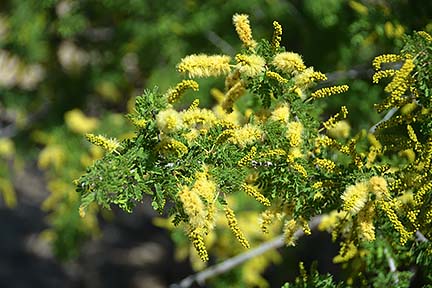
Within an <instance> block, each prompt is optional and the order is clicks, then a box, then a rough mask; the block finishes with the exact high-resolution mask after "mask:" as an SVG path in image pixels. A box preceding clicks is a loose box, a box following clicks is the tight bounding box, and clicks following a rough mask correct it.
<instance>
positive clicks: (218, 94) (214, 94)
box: [210, 88, 225, 104]
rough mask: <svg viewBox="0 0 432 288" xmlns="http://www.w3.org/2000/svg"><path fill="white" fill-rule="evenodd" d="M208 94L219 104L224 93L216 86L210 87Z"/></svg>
mask: <svg viewBox="0 0 432 288" xmlns="http://www.w3.org/2000/svg"><path fill="white" fill-rule="evenodd" d="M210 94H211V96H212V97H213V98H214V99H215V100H216V102H217V103H218V104H221V103H222V101H223V99H224V98H225V94H224V93H223V92H222V91H220V90H219V89H217V88H212V89H210Z"/></svg>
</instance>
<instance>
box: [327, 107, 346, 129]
mask: <svg viewBox="0 0 432 288" xmlns="http://www.w3.org/2000/svg"><path fill="white" fill-rule="evenodd" d="M347 116H348V109H347V108H346V106H342V107H341V111H340V112H338V113H336V114H335V115H333V116H332V117H330V118H329V119H328V120H327V121H325V122H324V123H323V126H324V128H326V129H331V128H334V127H335V126H336V123H337V122H338V121H340V120H342V119H345V118H346V117H347Z"/></svg>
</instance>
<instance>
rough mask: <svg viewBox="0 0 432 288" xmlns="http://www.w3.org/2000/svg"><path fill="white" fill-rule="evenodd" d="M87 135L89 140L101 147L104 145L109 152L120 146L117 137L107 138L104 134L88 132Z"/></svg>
mask: <svg viewBox="0 0 432 288" xmlns="http://www.w3.org/2000/svg"><path fill="white" fill-rule="evenodd" d="M85 137H86V138H87V140H88V141H89V142H90V143H92V144H94V145H96V146H99V147H102V148H103V149H104V150H106V151H108V152H113V151H115V150H116V149H117V148H118V147H120V144H119V142H118V141H117V139H114V138H106V137H105V136H102V135H94V134H91V133H89V134H86V135H85Z"/></svg>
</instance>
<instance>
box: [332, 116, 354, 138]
mask: <svg viewBox="0 0 432 288" xmlns="http://www.w3.org/2000/svg"><path fill="white" fill-rule="evenodd" d="M327 132H328V135H329V136H331V137H333V138H345V139H346V138H348V137H349V135H350V132H351V125H350V124H349V123H348V121H346V120H342V121H337V122H336V123H335V124H334V126H333V127H331V128H329V129H328V130H327Z"/></svg>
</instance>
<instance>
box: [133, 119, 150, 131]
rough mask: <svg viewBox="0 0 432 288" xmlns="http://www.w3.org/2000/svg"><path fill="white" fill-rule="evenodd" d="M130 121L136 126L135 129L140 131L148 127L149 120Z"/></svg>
mask: <svg viewBox="0 0 432 288" xmlns="http://www.w3.org/2000/svg"><path fill="white" fill-rule="evenodd" d="M129 121H130V122H131V123H132V125H134V126H135V127H137V128H139V129H144V128H146V127H147V120H145V119H139V118H135V117H130V118H129Z"/></svg>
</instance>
